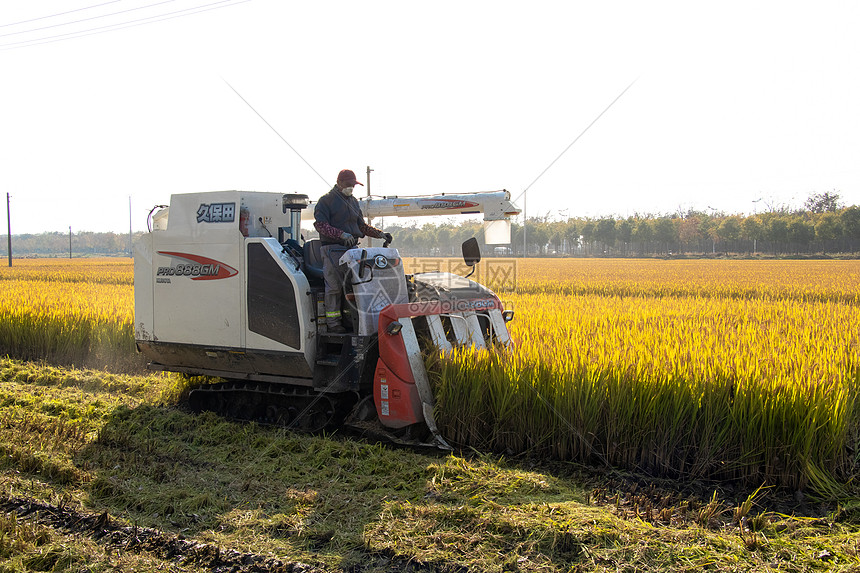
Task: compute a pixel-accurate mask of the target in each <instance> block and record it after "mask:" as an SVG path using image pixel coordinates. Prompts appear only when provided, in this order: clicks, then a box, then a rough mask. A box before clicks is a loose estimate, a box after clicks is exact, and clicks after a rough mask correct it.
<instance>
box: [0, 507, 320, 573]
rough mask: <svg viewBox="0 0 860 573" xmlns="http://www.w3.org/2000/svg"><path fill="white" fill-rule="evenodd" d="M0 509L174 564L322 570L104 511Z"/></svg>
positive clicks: (278, 572) (233, 570)
mask: <svg viewBox="0 0 860 573" xmlns="http://www.w3.org/2000/svg"><path fill="white" fill-rule="evenodd" d="M0 511H3V512H4V513H14V514H16V515H17V516H18V517H19V518H25V519H28V520H31V521H33V522H35V523H38V524H40V525H43V526H45V527H50V528H52V529H56V530H59V531H64V532H67V533H76V534H83V535H87V536H88V537H90V538H92V539H94V540H96V541H98V542H99V543H102V544H104V545H106V546H109V547H112V548H116V549H121V550H123V551H135V552H147V553H149V554H151V555H155V556H157V557H159V558H160V559H164V560H165V561H172V562H174V563H176V564H177V565H194V566H196V567H206V568H209V569H210V570H212V571H213V572H215V573H228V572H229V573H325V570H324V569H320V568H319V567H315V566H312V565H307V564H305V563H298V562H285V561H281V560H279V559H276V558H274V557H272V556H271V555H258V554H255V553H239V552H238V551H234V550H232V549H228V550H222V549H221V548H220V547H219V546H217V545H212V544H209V543H200V542H197V541H194V540H193V539H186V538H185V537H183V536H182V535H172V534H167V533H164V532H163V531H159V530H157V529H151V528H147V527H130V526H127V525H121V524H120V523H118V522H117V521H116V520H114V519H112V518H111V517H110V516H109V515H108V514H107V513H102V514H101V515H98V514H85V513H80V512H78V511H75V510H73V509H68V508H64V507H58V506H54V505H48V504H44V503H41V502H37V501H34V500H28V499H22V498H15V497H4V498H0Z"/></svg>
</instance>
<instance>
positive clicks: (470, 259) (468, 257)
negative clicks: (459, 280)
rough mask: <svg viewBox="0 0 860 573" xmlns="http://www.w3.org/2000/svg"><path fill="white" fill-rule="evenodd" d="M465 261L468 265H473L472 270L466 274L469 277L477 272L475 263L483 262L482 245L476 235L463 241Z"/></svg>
mask: <svg viewBox="0 0 860 573" xmlns="http://www.w3.org/2000/svg"><path fill="white" fill-rule="evenodd" d="M463 262H464V263H466V266H467V267H472V270H471V271H470V272H469V274H468V275H466V277H467V278H468V277H470V276H472V273H474V272H475V265H477V264H478V263H480V262H481V247H480V246H479V245H478V239H476V238H475V237H472V238H470V239H466V240H465V241H463Z"/></svg>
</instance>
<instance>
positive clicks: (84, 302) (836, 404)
mask: <svg viewBox="0 0 860 573" xmlns="http://www.w3.org/2000/svg"><path fill="white" fill-rule="evenodd" d="M406 262H407V263H409V264H411V265H412V267H413V269H415V268H416V267H418V266H422V267H423V268H424V269H425V270H426V261H415V260H413V261H409V260H407V261H406ZM493 264H500V262H499V261H493V260H492V259H488V260H486V261H485V262H484V263H482V267H479V269H480V270H479V274H478V275H477V278H478V280H479V281H482V282H486V283H488V284H489V285H491V286H493V287H495V288H497V289H498V292H499V294H500V297H501V298H502V299H503V300H504V301H505V303H506V305H508V307H509V308H513V309H514V310H515V312H516V317H515V319H514V321H513V322H512V323H511V324H510V327H511V331H512V336H513V338H514V340H515V342H516V350H515V351H514V353H513V354H512V355H510V356H506V355H498V354H494V353H489V352H474V351H461V352H457V353H455V354H454V355H453V356H451V357H449V358H448V359H446V360H434V361H433V364H432V369H431V373H432V377H433V382H434V385H435V392H436V396H437V401H438V407H437V410H438V414H437V416H438V419H439V422H440V426H441V427H442V428H443V430H442V431H443V433H444V434H445V435H446V437H449V438H450V439H451V440H453V441H454V442H457V443H459V444H463V445H468V446H472V447H475V448H478V449H482V450H485V451H486V450H491V451H496V452H500V453H505V454H508V455H516V454H520V453H523V452H528V453H529V454H530V455H534V456H539V457H548V458H554V459H561V460H576V461H583V462H588V463H591V464H603V465H606V466H612V467H620V468H629V469H634V470H637V471H644V472H647V473H650V474H653V475H667V476H672V477H678V478H681V479H690V480H692V479H696V478H717V479H737V480H742V481H745V482H748V483H750V484H753V485H754V486H757V485H760V484H763V483H767V484H779V485H782V486H784V487H787V488H791V489H793V490H794V489H797V490H804V491H805V490H811V491H814V492H816V493H818V494H819V495H821V496H823V497H829V498H833V497H839V496H840V495H842V494H843V493H844V492H845V489H846V488H847V487H849V486H848V485H847V484H849V482H850V480H851V478H852V477H853V476H855V475H856V474H857V469H858V455H859V454H858V452H860V450H858V435H860V424H858V420H860V416H858V414H860V406H858V400H857V393H858V386H860V383H859V382H858V364H860V360H858V358H860V299H858V296H860V262H858V261H793V260H789V261H775V260H774V261H741V260H739V261H722V260H679V261H664V260H619V259H575V260H569V259H568V260H559V259H555V260H551V259H541V260H537V259H535V260H526V261H516V265H515V267H514V271H515V276H516V280H515V281H514V280H512V277H511V275H510V273H508V275H506V278H505V280H503V281H500V282H499V281H496V277H495V276H492V275H487V276H481V275H480V273H481V272H482V270H485V269H487V268H491V267H492V265H493ZM132 282H133V281H132V266H131V262H130V260H128V259H111V260H105V259H94V260H90V259H75V260H73V261H69V260H68V259H66V260H50V261H46V260H24V261H17V260H16V261H15V266H14V267H12V268H11V269H10V268H6V267H3V268H0V355H2V354H9V355H12V356H15V357H23V358H41V359H46V360H49V361H58V362H65V363H69V362H71V363H75V364H87V363H89V364H93V363H98V364H102V363H103V365H108V364H113V362H112V360H113V361H115V362H119V361H120V359H130V360H133V353H134V344H133V340H132V338H133V285H132Z"/></svg>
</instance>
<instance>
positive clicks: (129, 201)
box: [128, 195, 133, 256]
mask: <svg viewBox="0 0 860 573" xmlns="http://www.w3.org/2000/svg"><path fill="white" fill-rule="evenodd" d="M132 254H133V247H132V240H131V195H129V196H128V256H132Z"/></svg>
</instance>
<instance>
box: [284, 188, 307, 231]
mask: <svg viewBox="0 0 860 573" xmlns="http://www.w3.org/2000/svg"><path fill="white" fill-rule="evenodd" d="M308 204H309V201H308V196H307V195H300V194H297V193H286V194H284V197H283V212H284V213H285V214H286V212H287V211H289V212H290V238H291V239H292V240H294V241H296V242H297V243H300V242H301V236H302V211H303V210H304V209H306V208H307V206H308Z"/></svg>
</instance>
